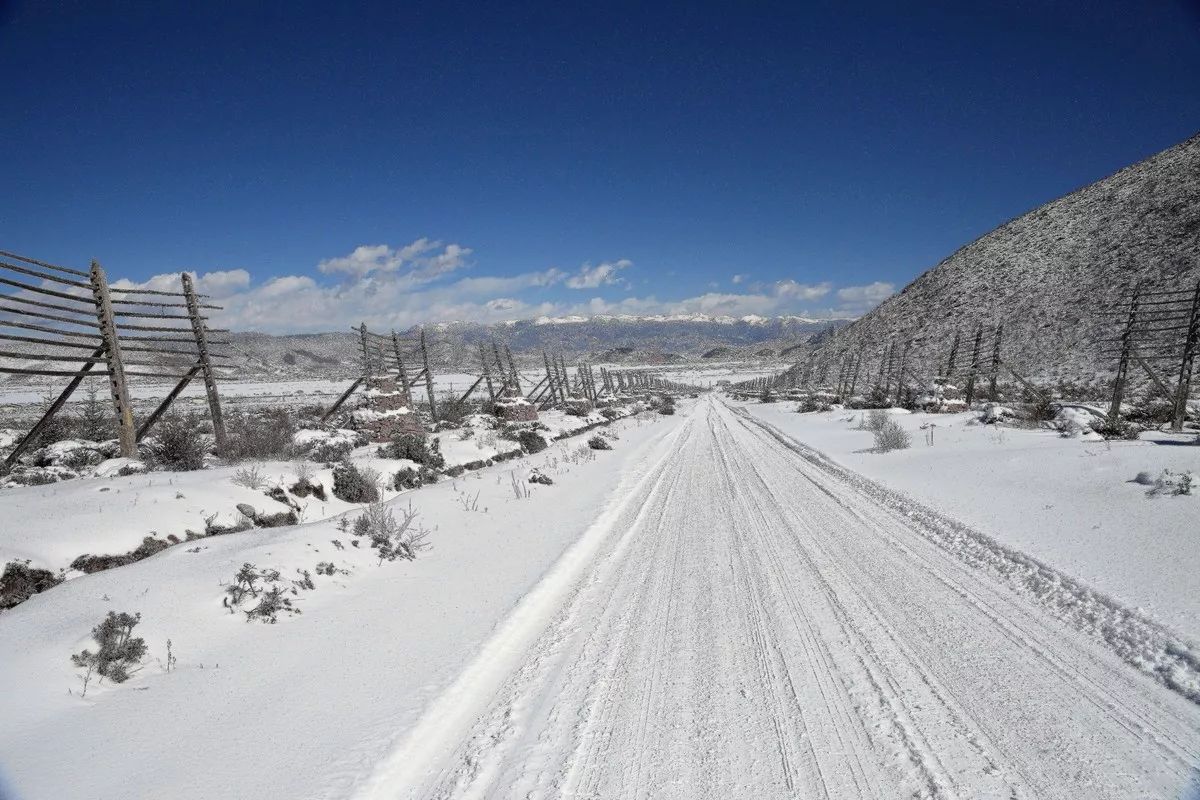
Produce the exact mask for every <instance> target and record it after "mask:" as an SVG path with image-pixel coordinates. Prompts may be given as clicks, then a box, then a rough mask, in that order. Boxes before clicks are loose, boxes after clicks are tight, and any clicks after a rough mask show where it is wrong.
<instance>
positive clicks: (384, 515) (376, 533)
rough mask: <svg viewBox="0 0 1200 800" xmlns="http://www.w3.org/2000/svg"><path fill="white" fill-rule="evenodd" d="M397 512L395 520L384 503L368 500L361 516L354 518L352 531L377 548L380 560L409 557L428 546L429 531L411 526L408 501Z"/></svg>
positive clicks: (413, 517) (414, 515) (412, 519)
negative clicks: (399, 513) (405, 506)
mask: <svg viewBox="0 0 1200 800" xmlns="http://www.w3.org/2000/svg"><path fill="white" fill-rule="evenodd" d="M401 512H402V515H403V519H400V520H397V519H396V515H395V514H394V513H393V512H392V509H391V508H389V507H388V506H386V505H384V504H383V503H371V505H369V506H367V510H366V511H364V512H363V513H362V516H360V517H359V518H358V519H356V520H354V535H355V536H365V537H367V538H368V539H369V540H370V541H371V547H373V548H375V550H377V551H378V552H379V560H380V561H381V562H382V561H394V560H396V559H397V558H400V559H404V560H407V561H412V560H413V559H415V558H416V557H417V553H419V552H420V551H422V550H425V549H426V548H428V547H429V544H428V543H427V542H426V541H425V540H426V538H427V537H428V536H429V531H427V530H425V529H424V528H419V527H416V526H415V523H416V520H417V512H416V511H415V510H414V509H413V507H412V505H411V504H410V505H409V506H408V507H407V508H405V509H401Z"/></svg>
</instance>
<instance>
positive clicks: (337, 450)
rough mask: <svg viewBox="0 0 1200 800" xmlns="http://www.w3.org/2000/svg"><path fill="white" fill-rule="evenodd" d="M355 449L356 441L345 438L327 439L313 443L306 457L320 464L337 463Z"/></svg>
mask: <svg viewBox="0 0 1200 800" xmlns="http://www.w3.org/2000/svg"><path fill="white" fill-rule="evenodd" d="M353 449H354V443H353V442H348V441H346V440H345V439H326V440H324V441H322V442H317V443H316V444H315V445H313V446H312V447H311V448H310V449H309V451H308V452H307V453H306V454H305V457H306V458H308V459H309V460H310V461H316V462H317V463H318V464H336V463H337V462H339V461H342V460H343V459H345V458H346V456H348V455H350V451H351V450H353Z"/></svg>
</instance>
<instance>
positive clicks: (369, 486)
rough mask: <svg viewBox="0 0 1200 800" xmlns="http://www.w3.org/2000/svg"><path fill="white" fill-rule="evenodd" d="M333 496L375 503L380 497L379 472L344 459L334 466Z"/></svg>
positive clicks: (351, 500)
mask: <svg viewBox="0 0 1200 800" xmlns="http://www.w3.org/2000/svg"><path fill="white" fill-rule="evenodd" d="M333 496H334V497H336V498H337V499H339V500H344V501H345V502H347V503H374V502H375V501H377V500H378V499H379V473H378V472H376V471H375V470H373V469H370V468H368V467H363V468H359V467H356V466H355V465H354V464H352V463H351V462H349V461H343V462H342V463H340V464H338V465H337V466H336V467H334V468H333Z"/></svg>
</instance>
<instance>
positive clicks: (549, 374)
mask: <svg viewBox="0 0 1200 800" xmlns="http://www.w3.org/2000/svg"><path fill="white" fill-rule="evenodd" d="M542 361H544V362H545V364H546V379H547V380H548V381H550V403H551V405H556V404H557V403H558V388H557V387H556V385H555V383H556V382H555V380H554V370H552V369H550V356H548V355H547V354H546V351H545V350H543V351H542Z"/></svg>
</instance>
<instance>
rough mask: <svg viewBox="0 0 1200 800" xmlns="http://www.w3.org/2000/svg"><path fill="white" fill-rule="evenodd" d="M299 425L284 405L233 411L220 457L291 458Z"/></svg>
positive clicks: (227, 422) (232, 459)
mask: <svg viewBox="0 0 1200 800" xmlns="http://www.w3.org/2000/svg"><path fill="white" fill-rule="evenodd" d="M295 433H296V424H295V422H293V420H292V415H291V414H290V413H289V412H288V410H287V409H285V408H272V409H265V410H261V411H254V412H247V413H242V414H233V415H231V416H230V417H229V419H228V420H226V423H225V447H224V449H223V450H222V451H221V457H222V458H226V459H229V460H230V461H247V460H255V461H268V460H277V459H285V458H290V457H291V454H292V436H293V435H295Z"/></svg>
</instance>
